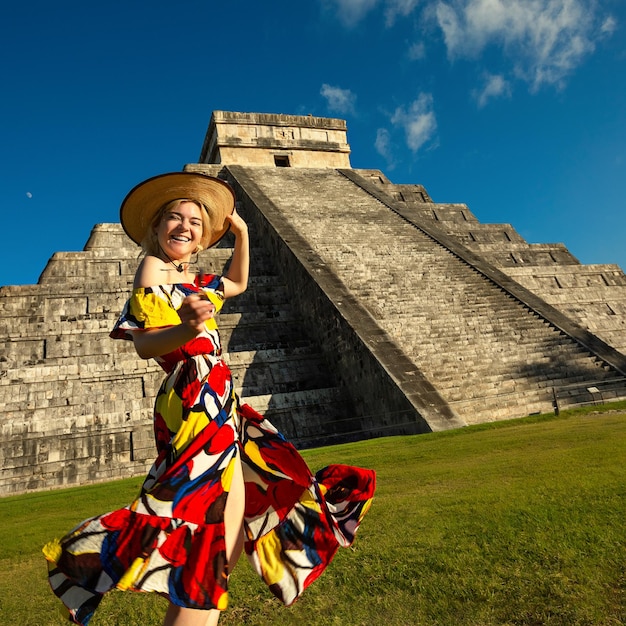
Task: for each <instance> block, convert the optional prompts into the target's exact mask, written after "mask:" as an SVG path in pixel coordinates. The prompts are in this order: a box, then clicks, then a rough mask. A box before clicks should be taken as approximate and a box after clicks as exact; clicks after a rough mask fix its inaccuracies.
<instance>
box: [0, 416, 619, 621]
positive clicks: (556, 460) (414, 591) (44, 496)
mask: <svg viewBox="0 0 626 626" xmlns="http://www.w3.org/2000/svg"><path fill="white" fill-rule="evenodd" d="M610 408H611V409H613V410H611V411H608V412H604V413H602V412H599V411H602V410H605V408H600V407H588V408H587V409H584V410H578V411H576V412H567V413H563V414H562V415H561V416H559V417H558V418H557V417H553V416H533V417H530V418H526V419H522V420H513V421H510V422H502V423H496V424H491V425H481V426H477V427H470V428H466V429H461V430H455V431H448V432H444V433H433V434H429V435H420V436H410V437H390V438H385V439H377V440H372V441H365V442H359V443H355V444H348V445H340V446H332V447H328V448H319V449H315V450H308V451H306V452H305V453H304V456H305V458H306V459H307V461H308V462H309V464H310V465H311V467H312V468H313V469H317V468H319V467H321V466H323V465H326V464H328V463H333V462H340V463H349V464H353V465H361V466H363V467H371V468H373V469H375V470H376V471H377V474H378V490H377V496H376V498H375V500H374V505H373V506H372V509H371V511H370V512H369V513H368V515H367V517H366V519H365V521H364V523H363V525H362V527H361V530H360V531H359V535H358V536H357V541H356V543H355V546H354V548H352V549H348V550H341V551H340V552H339V553H338V555H337V557H336V558H335V561H334V562H333V564H331V566H330V567H329V568H328V570H327V571H326V573H325V574H324V575H323V576H322V577H321V578H320V579H319V580H318V581H317V582H316V583H314V585H313V586H312V587H311V588H309V589H308V590H307V591H306V592H305V594H304V596H303V597H302V598H301V599H300V600H299V601H298V602H297V603H296V604H295V605H294V606H293V607H291V608H284V607H282V605H280V603H279V602H278V601H276V600H275V599H273V598H272V596H271V595H270V593H269V592H268V591H267V589H266V588H265V587H264V586H263V584H262V583H261V582H260V581H259V580H258V579H257V578H256V575H255V574H254V573H253V572H252V570H251V568H250V567H249V566H248V564H247V562H245V560H242V561H241V562H240V564H239V565H238V566H237V569H236V570H235V573H234V575H233V579H232V583H231V608H230V609H229V610H228V611H226V612H225V613H224V615H223V617H222V620H221V622H220V624H221V625H226V626H228V625H235V624H237V625H241V624H251V625H254V626H265V625H270V624H271V625H277V626H281V625H292V624H293V625H295V624H297V625H304V626H309V625H316V626H317V625H321V626H324V625H334V624H337V625H339V624H341V625H347V626H360V625H363V626H370V625H378V624H381V623H383V624H384V625H385V626H396V625H405V624H406V625H410V624H417V625H420V624H422V625H425V626H437V625H442V626H470V625H471V626H491V625H511V626H538V625H544V624H545V625H550V626H555V625H559V626H582V625H588V626H613V625H617V624H625V623H626V536H625V533H624V520H625V519H626V480H625V469H624V468H625V467H626V415H625V414H624V413H620V412H619V411H615V410H614V409H616V408H623V407H620V406H619V405H612V406H611V407H610ZM140 483H141V479H133V480H126V481H119V482H114V483H108V484H103V485H93V486H89V487H81V488H74V489H68V490H63V491H53V492H45V493H36V494H29V495H24V496H17V497H7V498H4V499H2V500H0V510H1V511H2V515H1V516H0V541H1V542H2V543H1V545H2V551H1V557H0V624H2V625H4V624H7V625H13V624H19V625H20V626H54V625H57V624H58V625H61V624H63V623H64V622H63V621H62V619H61V618H60V617H59V613H58V601H57V600H56V598H55V597H54V596H53V595H52V593H51V592H50V591H49V590H48V587H47V583H46V566H45V563H44V560H43V557H42V556H41V555H40V548H41V545H42V544H43V543H44V542H45V541H46V540H47V539H49V538H51V537H54V536H58V535H60V534H62V533H64V532H65V531H67V530H69V528H70V527H71V526H73V525H74V524H75V523H77V522H78V521H80V520H82V519H83V518H85V517H88V516H91V515H94V514H97V513H101V512H104V511H107V510H111V509H113V508H116V507H118V506H121V505H124V504H126V503H127V502H129V501H130V500H131V499H132V498H133V497H134V495H135V493H136V492H137V489H138V487H139V485H140ZM164 610H165V602H164V600H163V599H161V598H158V597H156V596H154V595H148V594H147V595H139V594H130V593H126V594H123V593H119V592H114V593H112V594H109V595H108V596H107V597H106V598H105V600H104V601H103V603H102V605H101V607H100V609H99V611H98V613H97V614H96V617H95V618H94V619H93V621H92V626H103V625H106V626H158V625H159V624H160V623H161V620H162V615H163V612H164Z"/></svg>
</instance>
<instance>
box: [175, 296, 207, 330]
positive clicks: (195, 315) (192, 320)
mask: <svg viewBox="0 0 626 626" xmlns="http://www.w3.org/2000/svg"><path fill="white" fill-rule="evenodd" d="M214 315H215V305H214V304H213V303H212V302H211V301H210V300H207V299H206V298H203V297H202V296H201V295H198V294H192V295H190V296H187V297H186V298H185V299H184V300H183V303H182V304H181V306H180V309H178V317H180V320H181V322H182V323H183V324H185V325H186V326H188V327H189V328H190V329H192V330H193V331H195V333H196V334H198V333H200V332H202V330H203V329H204V322H206V321H207V320H209V319H211V318H212V317H213V316H214Z"/></svg>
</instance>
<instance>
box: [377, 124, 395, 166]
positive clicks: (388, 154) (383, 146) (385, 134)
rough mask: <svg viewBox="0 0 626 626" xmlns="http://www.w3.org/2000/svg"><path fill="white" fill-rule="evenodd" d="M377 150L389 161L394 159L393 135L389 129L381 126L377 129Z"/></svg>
mask: <svg viewBox="0 0 626 626" xmlns="http://www.w3.org/2000/svg"><path fill="white" fill-rule="evenodd" d="M374 146H375V148H376V151H377V152H378V154H380V155H381V156H382V157H384V158H385V160H386V161H387V163H391V162H392V161H393V154H392V150H391V137H390V135H389V131H388V130H387V129H386V128H379V129H378V130H377V131H376V141H375V143H374Z"/></svg>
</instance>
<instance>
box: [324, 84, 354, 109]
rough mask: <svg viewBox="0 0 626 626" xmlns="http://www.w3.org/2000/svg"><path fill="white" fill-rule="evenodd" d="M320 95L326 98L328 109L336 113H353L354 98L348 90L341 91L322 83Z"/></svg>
mask: <svg viewBox="0 0 626 626" xmlns="http://www.w3.org/2000/svg"><path fill="white" fill-rule="evenodd" d="M320 94H321V95H322V96H324V98H326V102H327V104H328V108H329V109H330V110H331V111H336V112H337V113H354V104H355V102H356V96H355V95H354V94H353V93H352V92H351V91H350V90H349V89H341V88H340V87H333V86H331V85H328V84H326V83H324V84H323V85H322V88H321V89H320Z"/></svg>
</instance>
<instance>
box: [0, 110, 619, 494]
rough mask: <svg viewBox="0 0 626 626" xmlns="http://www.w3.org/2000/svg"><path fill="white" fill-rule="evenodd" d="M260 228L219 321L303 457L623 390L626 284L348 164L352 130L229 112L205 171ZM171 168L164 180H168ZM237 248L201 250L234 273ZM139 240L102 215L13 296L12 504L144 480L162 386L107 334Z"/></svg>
mask: <svg viewBox="0 0 626 626" xmlns="http://www.w3.org/2000/svg"><path fill="white" fill-rule="evenodd" d="M184 169H185V170H187V171H194V172H202V173H206V174H210V175H213V176H219V177H221V178H223V179H225V180H227V181H228V182H229V183H230V184H231V185H232V186H233V188H234V189H235V191H236V194H237V198H238V210H239V212H240V213H241V214H242V215H243V216H244V218H245V219H246V221H247V222H248V224H249V226H250V236H251V255H252V261H251V262H252V268H251V278H250V285H249V288H248V291H247V292H246V293H245V294H243V295H241V296H239V297H237V298H233V299H232V300H229V301H228V302H227V303H226V306H225V307H224V309H223V311H222V313H221V314H220V316H219V320H218V321H219V324H220V329H221V332H222V336H223V339H224V344H225V346H226V349H225V358H226V360H227V362H228V363H229V365H230V367H231V369H232V372H233V376H234V379H235V382H236V386H237V389H238V392H239V394H240V395H241V396H242V398H244V399H245V401H247V402H248V403H249V404H251V405H252V406H254V407H255V408H257V409H259V410H261V411H262V412H263V413H265V414H266V416H267V417H268V418H269V419H270V420H272V421H273V422H274V423H275V425H276V426H277V427H278V428H279V429H280V430H282V431H283V432H284V433H285V435H286V436H287V437H288V438H290V439H291V440H292V441H293V442H294V443H295V444H296V445H297V446H300V447H307V446H318V445H325V444H331V443H335V442H342V441H350V440H356V439H362V438H370V437H380V436H386V435H397V434H410V433H425V432H432V431H438V430H444V429H451V428H461V427H463V426H466V425H469V424H476V423H481V422H487V421H493V420H502V419H510V418H515V417H521V416H526V415H529V414H533V413H539V412H551V411H555V410H560V409H561V408H564V407H568V406H573V405H581V404H587V403H595V402H601V401H611V400H615V399H618V398H624V397H626V378H625V377H626V276H625V275H624V273H623V271H622V270H621V269H620V268H619V267H618V266H616V265H581V264H580V263H579V262H578V261H577V260H576V259H575V258H574V257H573V256H572V255H571V254H570V253H569V251H568V250H567V248H566V247H565V246H563V245H561V244H529V243H527V242H526V241H525V240H524V239H523V238H522V237H521V236H520V235H519V234H518V233H517V232H516V231H515V230H514V228H513V227H512V226H511V225H509V224H481V223H480V222H479V221H478V220H477V219H476V217H475V216H474V215H473V214H472V212H471V211H470V210H469V209H468V207H467V206H465V205H464V204H447V203H443V204H442V203H439V202H435V201H433V200H432V199H431V198H430V196H429V195H428V193H427V191H426V189H425V188H424V187H423V186H422V185H419V184H410V185H409V184H394V183H392V182H391V181H390V180H389V179H388V178H387V177H386V176H385V175H384V174H383V173H382V172H381V171H378V170H364V169H352V168H351V166H350V148H349V145H348V143H347V131H346V123H345V122H344V121H343V120H339V119H328V118H319V117H312V116H293V115H271V114H249V113H233V112H225V111H215V112H214V113H213V115H212V117H211V121H210V124H209V128H208V132H207V135H206V139H205V142H204V145H203V148H202V152H201V155H200V159H199V162H198V163H194V164H188V165H186V166H185V167H184ZM158 173H161V172H155V173H154V174H158ZM231 245H232V241H231V240H229V238H228V237H226V238H225V239H224V240H223V241H222V242H221V243H220V244H219V246H218V247H216V248H213V249H211V250H207V251H205V252H203V253H202V254H201V255H200V258H199V259H198V268H199V269H202V271H204V272H207V271H208V272H214V273H219V272H221V271H222V270H223V268H224V266H225V264H227V262H228V259H229V257H230V255H231V252H232V249H231V247H230V246H231ZM138 259H139V249H138V247H136V246H135V245H134V244H132V243H131V242H130V240H129V239H128V238H127V237H126V236H125V235H124V233H123V231H122V228H121V226H120V225H119V224H97V225H95V226H94V228H93V230H92V232H91V236H90V237H89V238H88V241H87V243H86V245H85V248H84V250H83V251H82V252H58V253H56V254H55V255H54V256H53V257H52V258H51V259H50V261H49V262H48V264H47V266H46V268H45V269H44V271H43V273H42V275H41V277H40V279H39V283H38V284H37V285H20V286H6V287H2V288H1V289H0V316H1V323H2V329H3V335H4V337H5V342H4V345H3V347H2V349H1V351H0V406H1V407H2V408H1V409H0V410H1V413H0V420H1V423H2V440H1V443H0V462H1V464H2V469H3V471H2V478H1V479H0V494H8V493H20V492H25V491H30V490H37V489H47V488H52V487H57V486H62V485H72V484H82V483H87V482H92V481H99V480H108V479H111V478H120V477H124V476H131V475H135V474H138V473H143V472H144V471H145V470H146V468H147V467H148V466H149V465H150V463H151V461H152V459H153V457H154V444H153V441H152V425H151V415H152V404H153V400H154V397H155V394H156V391H157V388H158V385H159V383H160V380H161V378H162V374H161V371H160V369H159V368H158V366H157V365H156V364H155V363H154V362H152V361H144V360H142V359H140V358H138V357H137V356H136V354H135V352H134V350H133V346H132V344H131V343H130V342H123V341H113V340H111V339H110V338H109V336H108V334H109V331H110V329H111V328H112V326H113V324H114V322H115V320H116V319H117V316H118V314H119V313H120V311H121V309H122V307H123V304H124V302H125V300H126V298H127V297H128V295H129V292H130V289H131V284H132V280H133V275H134V271H135V268H136V266H137V263H138Z"/></svg>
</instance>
